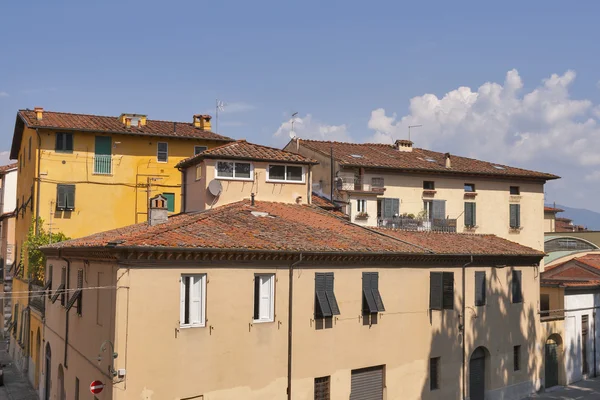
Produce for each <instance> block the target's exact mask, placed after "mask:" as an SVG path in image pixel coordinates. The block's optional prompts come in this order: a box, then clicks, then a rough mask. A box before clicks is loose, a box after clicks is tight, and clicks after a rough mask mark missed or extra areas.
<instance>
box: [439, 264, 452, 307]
mask: <svg viewBox="0 0 600 400" xmlns="http://www.w3.org/2000/svg"><path fill="white" fill-rule="evenodd" d="M442 287H443V296H442V297H443V300H442V301H443V308H444V310H453V309H454V272H443V273H442Z"/></svg>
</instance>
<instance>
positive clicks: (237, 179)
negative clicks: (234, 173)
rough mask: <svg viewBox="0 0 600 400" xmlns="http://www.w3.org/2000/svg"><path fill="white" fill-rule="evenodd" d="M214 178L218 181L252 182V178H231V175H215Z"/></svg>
mask: <svg viewBox="0 0 600 400" xmlns="http://www.w3.org/2000/svg"><path fill="white" fill-rule="evenodd" d="M215 179H218V180H220V181H241V182H254V178H232V177H221V176H217V177H215Z"/></svg>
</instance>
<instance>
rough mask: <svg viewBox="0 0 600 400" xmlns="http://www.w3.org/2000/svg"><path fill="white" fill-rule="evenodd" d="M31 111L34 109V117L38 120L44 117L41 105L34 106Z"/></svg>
mask: <svg viewBox="0 0 600 400" xmlns="http://www.w3.org/2000/svg"><path fill="white" fill-rule="evenodd" d="M33 111H35V118H36V119H37V120H38V121H41V120H42V118H43V117H44V109H43V108H42V107H35V108H34V109H33Z"/></svg>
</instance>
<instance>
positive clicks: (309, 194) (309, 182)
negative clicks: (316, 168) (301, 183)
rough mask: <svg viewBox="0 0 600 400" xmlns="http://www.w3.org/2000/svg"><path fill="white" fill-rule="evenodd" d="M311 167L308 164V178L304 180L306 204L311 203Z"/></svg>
mask: <svg viewBox="0 0 600 400" xmlns="http://www.w3.org/2000/svg"><path fill="white" fill-rule="evenodd" d="M311 176H312V165H310V164H308V176H307V177H306V179H307V180H308V182H307V185H306V204H310V203H312V179H311Z"/></svg>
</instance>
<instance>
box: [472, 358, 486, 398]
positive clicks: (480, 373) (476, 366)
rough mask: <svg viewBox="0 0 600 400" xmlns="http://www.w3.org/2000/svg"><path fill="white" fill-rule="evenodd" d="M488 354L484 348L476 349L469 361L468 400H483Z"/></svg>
mask: <svg viewBox="0 0 600 400" xmlns="http://www.w3.org/2000/svg"><path fill="white" fill-rule="evenodd" d="M488 358H489V352H488V351H487V349H486V348H485V347H478V348H476V349H475V351H473V354H471V359H470V360H469V398H470V399H471V400H484V399H485V381H486V368H485V367H486V364H487V361H488Z"/></svg>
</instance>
